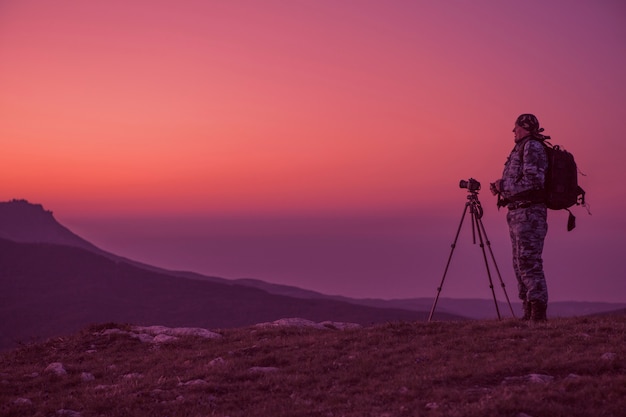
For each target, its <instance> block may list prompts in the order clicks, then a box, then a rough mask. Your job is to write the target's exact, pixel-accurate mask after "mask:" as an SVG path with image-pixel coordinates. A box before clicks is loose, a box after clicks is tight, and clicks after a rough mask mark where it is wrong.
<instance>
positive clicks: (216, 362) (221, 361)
mask: <svg viewBox="0 0 626 417" xmlns="http://www.w3.org/2000/svg"><path fill="white" fill-rule="evenodd" d="M225 363H226V361H225V360H224V358H222V357H218V358H215V359H213V360H212V361H211V362H209V365H210V366H221V365H224V364H225Z"/></svg>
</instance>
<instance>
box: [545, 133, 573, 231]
mask: <svg viewBox="0 0 626 417" xmlns="http://www.w3.org/2000/svg"><path fill="white" fill-rule="evenodd" d="M533 139H534V138H533ZM535 140H539V139H535ZM539 141H540V142H541V143H542V144H543V148H544V149H545V151H546V156H547V158H548V170H547V172H546V178H545V186H544V187H545V189H544V192H545V202H546V206H547V207H548V208H549V209H552V210H567V211H568V212H569V218H568V221H567V230H568V231H571V230H572V229H573V228H574V227H576V218H575V217H574V215H573V214H572V212H571V211H569V208H570V207H572V206H573V205H582V206H585V190H583V189H582V188H581V187H580V186H579V185H578V167H577V166H576V162H575V161H574V155H572V154H571V153H569V152H567V151H566V150H565V149H561V147H560V146H559V145H552V144H550V143H549V142H546V141H545V140H539ZM583 175H584V174H583Z"/></svg>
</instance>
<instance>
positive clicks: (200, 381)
mask: <svg viewBox="0 0 626 417" xmlns="http://www.w3.org/2000/svg"><path fill="white" fill-rule="evenodd" d="M205 385H209V383H208V382H206V381H205V380H204V379H192V380H191V381H187V382H179V383H178V386H179V387H190V386H192V387H193V386H196V387H197V386H205Z"/></svg>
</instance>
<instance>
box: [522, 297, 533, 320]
mask: <svg viewBox="0 0 626 417" xmlns="http://www.w3.org/2000/svg"><path fill="white" fill-rule="evenodd" d="M522 308H523V309H524V315H523V316H522V320H524V321H528V320H530V313H531V308H530V301H528V300H524V301H523V302H522Z"/></svg>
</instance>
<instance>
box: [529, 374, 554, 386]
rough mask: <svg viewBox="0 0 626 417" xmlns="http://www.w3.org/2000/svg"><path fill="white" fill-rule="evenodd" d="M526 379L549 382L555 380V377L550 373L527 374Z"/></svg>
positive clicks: (542, 382) (541, 382) (543, 382)
mask: <svg viewBox="0 0 626 417" xmlns="http://www.w3.org/2000/svg"><path fill="white" fill-rule="evenodd" d="M526 379H527V380H528V382H536V383H540V384H547V383H548V382H551V381H552V380H554V377H553V376H550V375H541V374H530V375H527V376H526Z"/></svg>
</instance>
